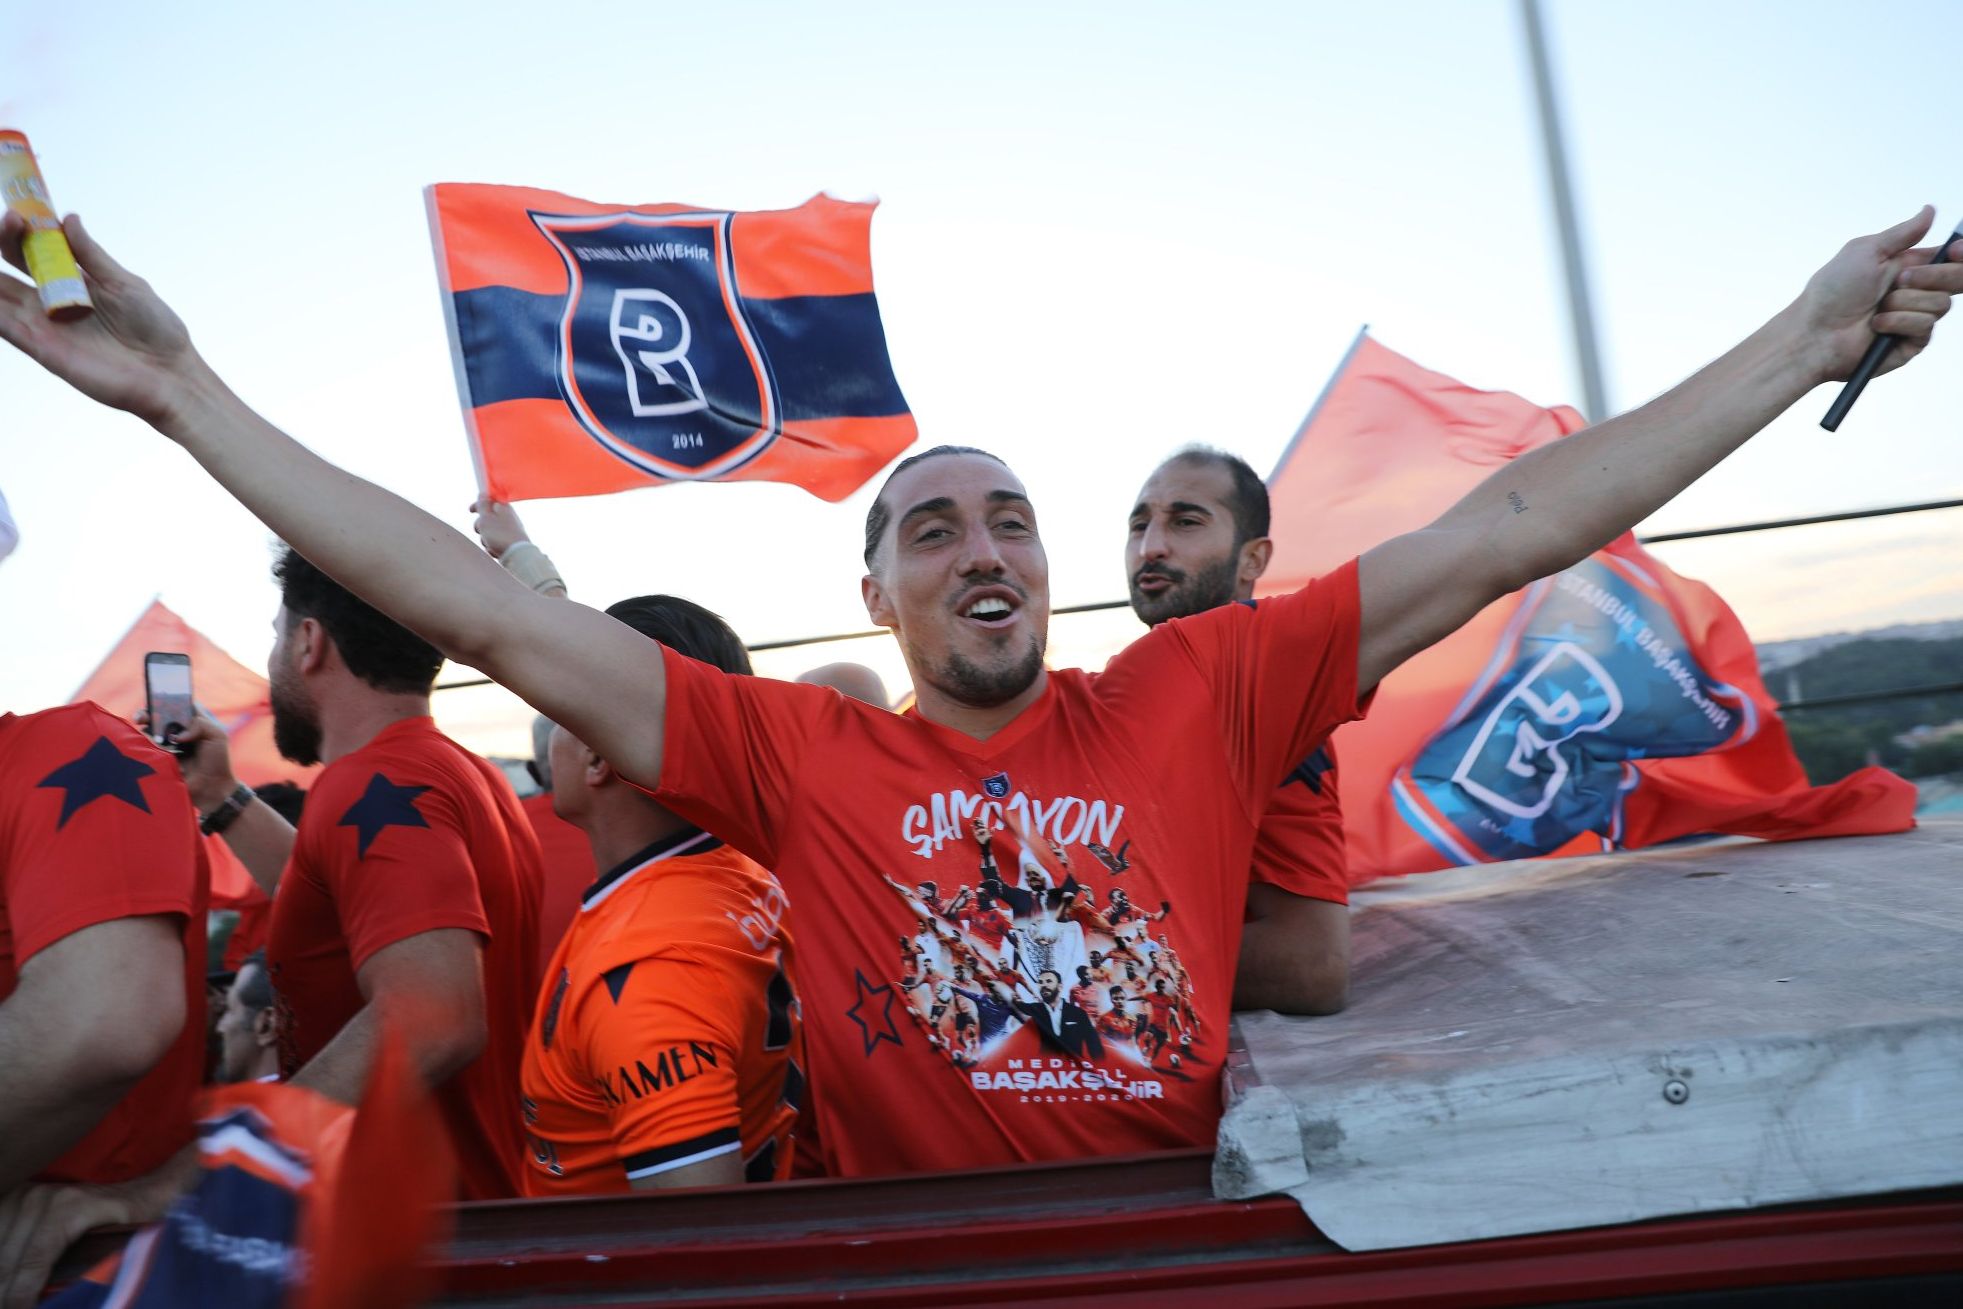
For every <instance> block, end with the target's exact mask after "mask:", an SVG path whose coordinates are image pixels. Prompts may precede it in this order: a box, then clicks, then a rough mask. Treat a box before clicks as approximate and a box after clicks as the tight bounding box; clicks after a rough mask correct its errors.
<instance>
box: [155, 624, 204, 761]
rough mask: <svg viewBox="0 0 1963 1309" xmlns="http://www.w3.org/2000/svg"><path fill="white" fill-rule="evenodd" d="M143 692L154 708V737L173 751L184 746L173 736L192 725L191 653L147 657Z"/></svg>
mask: <svg viewBox="0 0 1963 1309" xmlns="http://www.w3.org/2000/svg"><path fill="white" fill-rule="evenodd" d="M143 692H144V697H145V700H146V702H147V705H148V708H149V710H150V739H151V740H152V741H155V742H156V743H157V744H158V745H160V746H162V747H163V748H164V749H166V750H168V751H170V752H171V753H172V754H183V753H184V748H183V747H182V746H180V745H178V744H177V743H176V742H174V741H172V740H171V739H170V734H171V733H172V732H173V731H177V732H181V731H183V730H184V729H185V728H187V727H189V726H190V725H191V719H192V717H193V715H194V714H195V712H196V711H195V710H194V709H193V708H192V707H191V656H190V655H187V654H164V653H160V652H158V651H155V650H153V651H151V652H150V653H149V654H147V655H144V656H143Z"/></svg>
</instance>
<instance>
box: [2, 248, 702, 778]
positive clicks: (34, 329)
mask: <svg viewBox="0 0 1963 1309" xmlns="http://www.w3.org/2000/svg"><path fill="white" fill-rule="evenodd" d="M66 226H67V230H68V237H69V242H70V244H71V245H73V246H74V249H75V254H76V259H77V261H78V262H79V263H80V264H81V266H82V270H83V272H84V273H85V274H86V275H87V277H88V279H89V283H90V288H91V291H92V293H93V295H94V297H95V302H96V312H95V313H93V314H91V315H90V316H89V317H88V318H86V319H83V320H81V321H78V322H71V323H57V322H54V321H53V320H51V319H49V318H48V317H47V315H46V314H45V313H44V312H43V311H42V309H41V307H40V303H39V301H38V298H37V297H36V295H35V292H34V288H33V287H32V286H30V285H28V284H26V283H23V282H21V281H19V280H18V279H15V278H10V277H4V276H0V339H4V340H6V341H7V342H8V343H9V344H11V345H13V346H15V347H16V348H17V349H19V350H20V351H21V352H22V353H24V354H26V355H27V356H28V357H29V358H31V359H33V360H34V361H35V362H37V363H39V364H40V365H41V366H42V367H44V368H46V369H47V370H48V371H49V372H51V373H54V374H55V375H56V376H58V377H60V378H62V379H63V380H65V381H67V382H68V383H69V384H70V385H72V386H73V387H75V389H76V390H78V391H80V392H82V393H83V394H84V395H87V396H89V397H91V398H92V399H95V400H97V401H100V402H101V403H103V404H106V405H110V406H112V407H114V408H118V409H123V410H125V411H127V412H129V413H132V414H135V415H136V416H138V417H139V418H142V419H144V420H145V421H146V422H148V423H150V424H151V425H152V426H153V427H155V428H156V429H157V430H158V431H160V432H162V433H163V434H164V435H166V436H168V437H169V438H170V439H171V440H173V441H175V442H177V443H178V444H179V445H181V446H183V447H184V449H185V450H186V451H187V452H188V453H189V454H190V455H191V457H192V458H194V459H196V460H197V461H198V462H199V463H200V464H201V465H203V466H204V468H205V470H206V471H207V472H209V473H210V474H211V475H212V477H213V478H214V479H216V480H217V481H218V483H219V484H220V485H221V486H223V487H224V488H225V489H226V490H227V491H229V492H231V493H232V495H233V496H234V497H235V498H237V500H238V501H239V502H240V503H241V504H243V505H244V506H245V507H246V508H247V509H249V510H251V511H252V512H253V514H254V515H256V516H257V517H258V518H259V519H260V521H262V522H264V523H265V524H266V525H267V526H268V527H270V528H272V529H273V531H275V532H276V533H278V534H279V535H280V537H281V538H282V539H284V540H285V541H286V542H287V543H288V544H290V545H291V546H293V548H294V549H296V550H298V551H299V552H300V553H301V554H302V555H304V556H306V558H307V559H309V560H310V561H312V562H313V563H314V564H316V565H318V566H319V567H320V568H321V569H323V570H324V571H326V572H327V573H328V574H329V575H330V576H332V577H333V578H334V579H335V580H336V581H338V582H340V583H341V584H342V585H344V586H346V587H348V589H350V590H351V591H353V592H355V594H357V595H359V596H361V597H362V598H363V599H364V600H366V601H368V602H369V603H370V604H372V605H374V606H375V607H376V608H377V609H380V610H381V611H382V612H383V613H385V614H387V615H389V617H391V618H394V619H395V620H396V621H398V622H400V623H402V624H403V625H404V626H406V627H408V628H410V629H411V630H412V631H414V632H416V633H417V634H418V635H420V636H422V637H423V638H424V639H425V640H427V641H429V642H430V643H431V644H433V645H435V646H436V647H437V649H439V650H441V651H442V652H443V653H444V654H445V655H447V656H449V657H450V658H452V659H455V660H456V661H457V662H459V663H463V664H468V665H469V666H471V667H473V668H476V669H478V670H480V671H482V672H483V673H485V674H486V675H487V676H489V677H491V678H492V679H493V680H495V681H497V682H500V683H502V684H503V685H505V686H507V687H509V688H511V690H513V691H515V692H517V693H518V694H519V695H520V696H522V697H523V698H524V699H525V700H526V701H527V702H528V703H530V704H531V705H532V706H533V707H534V708H536V709H537V710H539V711H540V712H541V713H543V714H545V715H546V716H547V717H549V718H551V719H553V720H554V721H555V722H558V723H561V724H563V725H564V726H565V727H566V728H568V729H569V730H570V731H572V732H573V733H574V734H575V735H577V736H578V737H579V738H580V739H581V740H583V741H586V742H587V743H589V744H590V745H591V746H592V747H593V748H594V749H595V750H596V751H598V752H599V753H600V754H601V755H602V756H603V757H604V758H606V759H608V760H609V761H611V762H612V763H613V764H614V766H615V767H616V768H617V769H619V771H620V772H621V773H622V774H623V775H625V776H627V777H628V778H630V779H632V780H633V781H636V782H638V783H640V784H642V785H644V786H654V785H655V784H657V783H658V782H659V780H660V774H661V753H662V752H661V740H662V723H663V717H664V712H665V682H666V679H665V676H664V670H663V664H662V655H661V647H660V646H659V645H657V644H656V643H654V642H652V641H649V640H648V639H647V638H645V637H643V636H641V635H640V634H639V633H637V632H635V631H634V630H633V629H631V628H629V627H627V626H626V625H625V624H623V623H620V622H617V621H615V620H614V619H612V618H610V617H608V616H607V615H605V614H603V613H600V612H599V611H597V610H594V609H590V608H587V607H586V606H583V605H579V604H576V603H567V602H564V601H560V600H556V599H548V598H547V597H544V596H541V595H538V594H536V593H534V592H532V591H531V590H529V589H527V588H526V587H525V586H524V585H523V584H522V583H520V582H518V581H516V580H515V579H513V578H512V577H511V576H510V575H509V574H508V573H506V572H505V570H504V569H502V568H500V567H499V566H498V565H497V564H496V563H495V562H493V561H492V560H491V559H490V558H488V557H487V556H486V555H484V554H483V553H482V552H481V551H480V550H478V549H477V547H476V546H474V545H473V544H471V542H470V541H469V539H468V538H466V537H465V536H464V535H463V534H462V533H460V532H457V531H454V530H452V529H451V528H449V527H447V526H445V525H444V524H443V523H441V522H439V521H438V520H437V519H435V518H433V517H431V516H430V515H429V514H426V513H424V512H423V511H422V510H420V509H418V508H416V507H415V506H414V505H412V504H410V503H409V502H407V501H406V500H403V499H402V498H401V497H399V496H396V495H393V494H391V493H390V492H388V491H385V490H383V489H382V488H380V487H378V486H375V485H373V484H372V483H369V482H366V481H363V480H362V479H360V478H358V477H355V476H354V475H352V474H350V473H347V472H345V471H343V470H341V469H339V468H336V467H335V466H334V465H332V464H330V463H328V462H327V461H326V460H324V459H322V458H320V457H319V456H318V455H316V454H314V453H313V452H312V451H310V450H308V449H307V448H306V447H305V446H302V445H301V444H300V443H299V442H297V441H295V440H293V439H292V438H291V437H289V436H287V435H286V434H285V433H283V432H281V431H280V430H279V429H278V428H276V427H274V426H273V425H272V424H270V423H268V422H267V421H266V420H265V419H263V418H261V417H260V416H259V415H258V414H257V413H254V412H253V411H252V409H250V408H249V407H248V406H247V405H246V404H245V403H244V401H242V400H240V399H239V398H238V396H236V395H235V394H233V392H232V391H231V390H230V389H229V388H228V387H226V386H225V384H224V383H223V382H222V381H221V380H220V379H219V378H218V376H217V374H216V373H214V372H213V371H212V370H211V368H210V367H209V366H208V365H207V364H206V363H205V362H204V360H203V359H202V358H201V357H200V356H199V355H198V353H197V351H196V349H195V348H194V347H193V346H192V344H191V340H190V336H189V334H188V333H187V332H186V331H185V329H184V325H183V323H182V322H181V321H180V320H179V319H178V318H177V316H176V314H174V313H173V312H171V310H170V309H169V307H168V306H166V305H165V304H164V303H163V301H162V300H161V299H159V298H158V297H157V295H156V293H155V292H153V291H152V290H151V289H150V287H149V284H148V283H146V282H144V281H143V280H142V279H141V278H139V277H136V276H135V275H133V274H131V273H130V272H128V271H127V270H126V269H124V268H122V267H121V266H120V265H119V264H117V263H116V262H115V261H114V260H113V259H111V258H110V257H109V256H108V254H107V253H105V252H104V251H103V250H102V248H101V247H100V246H98V245H97V244H96V243H95V241H94V240H93V239H92V238H91V237H90V236H89V234H88V232H87V231H86V230H85V229H84V228H83V227H82V225H81V224H80V222H79V221H77V220H75V219H73V218H71V219H69V220H68V222H67V224H66ZM22 233H23V229H22V226H21V223H20V221H19V219H18V218H17V217H15V216H13V215H9V216H8V217H7V219H6V220H5V223H4V224H3V225H0V251H4V252H5V254H6V256H7V259H8V262H9V263H12V264H13V265H14V266H15V267H16V268H19V267H21V263H20V240H21V236H22Z"/></svg>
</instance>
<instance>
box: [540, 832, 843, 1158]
mask: <svg viewBox="0 0 1963 1309" xmlns="http://www.w3.org/2000/svg"><path fill="white" fill-rule="evenodd" d="M783 917H784V893H783V892H782V891H781V890H780V889H779V888H778V886H777V879H775V878H774V877H772V876H771V875H770V874H769V873H768V872H766V871H765V870H764V869H762V868H760V867H758V866H757V865H756V864H755V863H753V862H751V861H750V860H749V859H747V858H745V857H744V856H743V855H741V854H738V853H737V852H736V851H735V850H732V849H731V848H729V847H728V846H726V845H724V844H723V843H722V842H721V841H718V840H717V839H716V838H715V837H713V836H710V835H709V834H708V833H706V832H702V831H698V830H696V829H694V828H690V829H688V830H686V831H684V832H682V833H681V834H679V835H677V836H674V837H670V838H667V839H665V840H663V841H660V842H657V843H656V844H654V845H652V846H649V847H648V848H647V849H645V850H643V851H641V852H640V853H639V854H636V855H635V856H633V857H632V858H631V859H628V860H627V861H625V862H624V863H621V864H620V865H618V866H617V867H615V868H613V869H612V870H611V871H609V872H608V873H607V874H606V875H605V876H603V877H601V878H600V879H599V880H598V881H597V882H595V883H593V885H592V886H591V887H589V888H588V889H587V891H586V894H585V896H584V897H583V899H582V901H581V904H580V908H579V912H578V913H577V914H575V915H574V916H573V921H572V925H571V927H569V928H568V929H567V930H566V934H565V936H564V937H563V938H562V939H561V940H560V942H559V948H558V950H557V951H556V952H555V953H554V954H553V956H552V962H551V964H550V965H549V966H548V967H547V969H546V973H545V986H544V988H543V989H542V991H541V992H540V995H539V1001H538V1009H537V1012H536V1015H535V1017H534V1018H533V1021H532V1029H531V1034H530V1036H529V1037H528V1038H527V1039H526V1042H525V1060H524V1068H523V1073H522V1078H521V1081H522V1086H523V1092H524V1101H523V1111H524V1125H525V1132H526V1135H527V1138H528V1140H527V1145H528V1146H529V1149H528V1151H527V1160H528V1162H529V1167H527V1169H526V1170H525V1193H526V1194H527V1195H596V1194H606V1193H611V1192H621V1191H627V1190H629V1189H631V1183H633V1182H634V1181H635V1180H637V1179H641V1178H647V1177H655V1176H659V1175H660V1174H662V1173H664V1172H669V1171H671V1170H673V1169H677V1168H683V1167H686V1166H688V1165H690V1164H695V1163H701V1162H704V1161H707V1160H710V1159H714V1158H717V1157H719V1156H721V1155H726V1154H736V1153H738V1152H740V1157H741V1158H742V1160H743V1172H744V1176H745V1178H746V1179H747V1180H749V1181H752V1182H768V1181H775V1180H779V1179H782V1178H785V1177H788V1176H790V1173H791V1157H792V1144H793V1142H792V1137H793V1133H794V1130H795V1128H796V1126H797V1119H798V1109H799V1107H800V1105H801V1104H802V1102H803V1099H804V1086H805V1075H804V1066H805V1065H804V1035H803V1023H802V1015H801V1014H800V1012H799V1010H798V1004H797V995H796V991H795V989H794V986H793V980H794V975H795V974H794V966H793V951H792V947H791V938H790V936H789V934H788V933H787V932H785V930H784V928H783Z"/></svg>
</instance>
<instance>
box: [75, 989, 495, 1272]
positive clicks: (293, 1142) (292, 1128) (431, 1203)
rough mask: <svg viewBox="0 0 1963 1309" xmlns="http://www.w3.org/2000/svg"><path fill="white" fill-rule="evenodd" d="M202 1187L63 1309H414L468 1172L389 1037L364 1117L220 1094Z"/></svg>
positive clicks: (299, 1099) (317, 1101) (210, 1109)
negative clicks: (460, 1176)
mask: <svg viewBox="0 0 1963 1309" xmlns="http://www.w3.org/2000/svg"><path fill="white" fill-rule="evenodd" d="M197 1138H198V1176H197V1180H196V1183H195V1185H194V1186H193V1187H192V1189H191V1190H190V1191H188V1192H186V1193H185V1194H184V1195H182V1196H180V1197H179V1198H178V1199H177V1200H176V1202H175V1203H173V1204H172V1205H171V1207H170V1210H169V1212H168V1213H167V1214H165V1216H164V1218H163V1220H162V1221H161V1222H158V1223H153V1224H151V1225H149V1226H147V1227H143V1228H140V1229H138V1230H137V1231H136V1232H135V1233H134V1234H133V1235H132V1236H131V1237H130V1239H129V1241H128V1242H127V1243H126V1244H125V1245H124V1246H123V1248H122V1249H121V1250H120V1251H118V1252H117V1253H115V1254H113V1255H111V1256H110V1257H109V1258H107V1259H105V1260H103V1261H102V1262H101V1263H99V1264H97V1265H96V1266H95V1267H94V1268H92V1269H90V1270H89V1271H88V1272H87V1273H86V1274H84V1275H83V1276H82V1277H79V1278H77V1279H76V1280H75V1281H74V1282H72V1283H70V1284H69V1285H68V1287H67V1288H66V1289H65V1290H63V1291H62V1292H61V1293H60V1294H59V1295H58V1296H56V1297H55V1298H54V1299H53V1300H50V1301H48V1302H47V1303H48V1304H49V1305H50V1306H51V1307H52V1309H412V1307H413V1306H415V1305H419V1304H422V1303H424V1302H425V1301H426V1300H427V1299H428V1297H429V1296H430V1294H431V1293H432V1292H433V1291H434V1290H435V1289H436V1286H435V1278H434V1275H433V1272H432V1270H431V1266H430V1263H429V1253H430V1251H431V1250H432V1249H433V1248H434V1247H436V1246H437V1245H438V1244H439V1243H440V1242H441V1241H442V1240H443V1239H444V1238H445V1235H446V1233H447V1230H448V1227H449V1207H448V1201H449V1199H450V1198H451V1196H452V1195H454V1194H455V1186H456V1166H455V1160H454V1158H453V1156H452V1155H451V1154H450V1150H449V1139H448V1136H447V1134H446V1133H445V1132H444V1130H443V1120H442V1117H441V1114H440V1111H439V1110H438V1109H437V1108H436V1104H435V1100H434V1098H433V1097H432V1095H431V1093H430V1092H429V1091H428V1090H427V1089H426V1088H425V1087H424V1086H423V1085H422V1084H421V1079H420V1078H419V1077H418V1076H417V1074H416V1071H415V1069H414V1068H413V1067H411V1065H410V1063H409V1055H408V1053H407V1051H406V1050H405V1049H404V1047H403V1042H402V1040H401V1038H400V1037H399V1035H398V1034H397V1030H396V1028H395V1027H394V1026H393V1025H391V1026H389V1027H387V1028H385V1029H384V1031H383V1034H382V1041H381V1045H380V1048H379V1050H378V1051H377V1054H376V1058H375V1062H374V1065H373V1066H372V1067H371V1069H370V1071H369V1075H368V1081H367V1086H366V1087H365V1088H364V1090H363V1092H362V1097H361V1104H360V1106H359V1107H358V1108H354V1109H350V1108H349V1107H348V1106H346V1105H343V1104H339V1103H337V1102H335V1101H332V1100H329V1099H328V1098H327V1097H325V1096H323V1095H320V1094H318V1093H316V1092H314V1091H311V1090H307V1089H305V1088H303V1087H298V1086H289V1085H285V1084H283V1083H275V1082H245V1083H240V1084H237V1085H232V1086H220V1087H213V1088H210V1089H208V1090H207V1091H206V1092H205V1093H204V1101H203V1104H202V1106H201V1108H200V1111H199V1120H198V1125H197Z"/></svg>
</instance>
